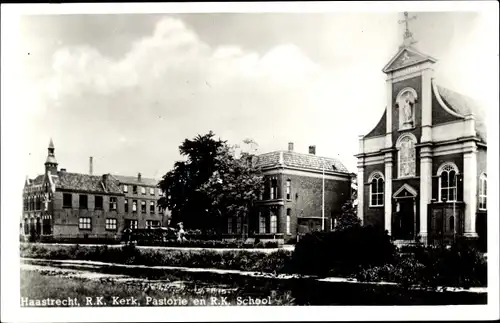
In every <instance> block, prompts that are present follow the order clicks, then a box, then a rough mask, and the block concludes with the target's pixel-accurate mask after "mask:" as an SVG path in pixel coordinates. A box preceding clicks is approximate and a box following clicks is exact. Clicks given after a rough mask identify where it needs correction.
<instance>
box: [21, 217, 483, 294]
mask: <svg viewBox="0 0 500 323" xmlns="http://www.w3.org/2000/svg"><path fill="white" fill-rule="evenodd" d="M21 256H22V257H27V258H44V259H77V260H93V261H102V262H110V263H119V264H133V265H146V266H174V267H192V268H215V269H232V270H241V271H256V272H264V273H275V274H278V273H286V274H302V275H313V276H319V277H327V276H334V277H348V278H354V279H357V280H358V281H372V282H373V281H375V282H377V281H386V282H394V283H398V284H400V285H402V286H404V287H411V286H413V285H418V286H421V287H428V288H437V287H440V286H446V287H463V288H469V287H484V286H487V261H486V258H485V257H484V255H483V254H482V253H481V252H479V251H477V249H475V248H474V247H473V246H471V245H470V244H469V243H467V242H466V241H458V242H457V243H455V244H454V245H453V246H451V247H450V248H444V247H442V248H433V247H424V246H416V247H414V248H412V249H410V250H406V252H404V253H402V252H400V251H398V250H397V248H396V247H395V246H394V245H393V244H392V242H391V241H390V239H389V237H388V236H387V235H386V234H384V233H381V232H379V231H377V230H375V229H373V228H370V227H359V226H352V227H348V228H346V229H344V230H341V231H336V232H316V233H313V234H309V235H306V236H305V237H304V238H303V239H301V241H300V242H299V243H298V244H297V245H296V247H295V251H294V252H293V253H292V252H291V251H287V250H283V249H279V250H277V251H274V252H270V253H265V252H250V251H246V250H227V251H222V252H220V251H215V250H210V249H205V250H179V249H177V250H172V249H161V248H155V249H153V248H152V249H148V248H140V249H139V248H136V247H134V246H132V245H129V246H123V247H120V248H116V247H110V248H108V247H107V246H80V245H74V246H59V245H37V244H25V245H22V246H21Z"/></svg>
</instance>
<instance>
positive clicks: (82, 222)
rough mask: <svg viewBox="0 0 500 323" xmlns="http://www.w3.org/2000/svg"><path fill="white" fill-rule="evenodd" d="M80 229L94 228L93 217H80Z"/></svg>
mask: <svg viewBox="0 0 500 323" xmlns="http://www.w3.org/2000/svg"><path fill="white" fill-rule="evenodd" d="M87 220H88V221H87ZM78 229H80V230H92V218H89V217H81V218H78Z"/></svg>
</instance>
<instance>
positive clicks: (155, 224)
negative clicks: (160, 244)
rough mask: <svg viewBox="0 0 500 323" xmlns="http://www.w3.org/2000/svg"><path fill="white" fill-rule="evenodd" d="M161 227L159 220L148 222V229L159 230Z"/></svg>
mask: <svg viewBox="0 0 500 323" xmlns="http://www.w3.org/2000/svg"><path fill="white" fill-rule="evenodd" d="M159 226H160V221H157V220H147V221H146V228H148V229H151V228H158V227H159Z"/></svg>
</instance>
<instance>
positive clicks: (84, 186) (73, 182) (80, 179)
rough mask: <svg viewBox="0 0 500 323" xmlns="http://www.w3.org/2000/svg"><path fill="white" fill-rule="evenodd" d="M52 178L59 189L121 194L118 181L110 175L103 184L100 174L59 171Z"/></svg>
mask: <svg viewBox="0 0 500 323" xmlns="http://www.w3.org/2000/svg"><path fill="white" fill-rule="evenodd" d="M53 179H54V184H55V185H56V187H57V188H59V189H67V190H78V191H87V192H93V193H114V194H122V191H121V190H120V185H119V183H118V181H117V180H116V179H114V178H112V177H111V176H108V178H107V180H106V185H103V184H104V183H103V178H102V176H95V175H88V174H79V173H68V172H59V173H58V176H54V177H53Z"/></svg>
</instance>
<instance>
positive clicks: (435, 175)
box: [356, 13, 487, 244]
mask: <svg viewBox="0 0 500 323" xmlns="http://www.w3.org/2000/svg"><path fill="white" fill-rule="evenodd" d="M408 21H409V18H408V14H407V13H405V21H404V22H405V23H406V31H405V34H404V43H403V44H402V45H401V46H400V48H399V50H398V52H397V53H396V55H395V56H394V57H393V58H392V59H391V60H390V61H389V62H388V63H387V65H386V66H385V67H384V69H383V72H384V73H385V74H386V76H387V79H386V95H387V105H386V110H385V111H384V113H383V115H382V116H381V118H380V120H379V121H378V123H377V124H376V126H375V127H374V128H373V129H371V130H370V131H369V132H367V133H366V134H365V135H362V136H360V138H359V154H357V155H356V157H357V158H358V186H359V194H358V216H359V217H360V219H361V220H362V222H363V224H364V225H372V226H375V227H379V228H381V229H384V230H386V231H387V232H388V233H389V235H390V236H391V237H392V238H393V240H394V241H395V242H396V243H400V244H407V243H412V242H415V241H421V242H423V243H426V244H434V243H438V242H445V243H449V242H451V241H453V240H454V239H456V238H457V237H461V236H463V237H468V238H478V237H479V238H481V239H485V236H486V214H487V168H486V155H487V153H486V151H487V140H486V125H485V120H486V118H485V115H484V112H485V111H484V110H483V109H481V107H480V105H479V104H477V102H474V101H473V100H471V99H470V98H467V97H465V96H463V95H461V94H458V93H455V92H453V91H451V90H448V89H446V88H444V87H442V86H440V85H439V84H437V83H436V81H435V79H434V77H433V67H434V64H435V63H436V62H437V60H436V59H435V58H433V57H430V56H428V55H426V54H424V53H422V52H420V51H418V50H417V49H416V48H415V47H414V43H415V42H414V41H413V39H412V34H411V33H410V31H409V30H408Z"/></svg>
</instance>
